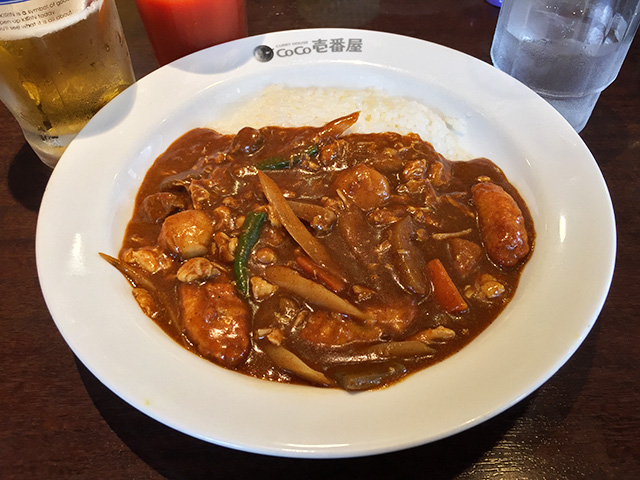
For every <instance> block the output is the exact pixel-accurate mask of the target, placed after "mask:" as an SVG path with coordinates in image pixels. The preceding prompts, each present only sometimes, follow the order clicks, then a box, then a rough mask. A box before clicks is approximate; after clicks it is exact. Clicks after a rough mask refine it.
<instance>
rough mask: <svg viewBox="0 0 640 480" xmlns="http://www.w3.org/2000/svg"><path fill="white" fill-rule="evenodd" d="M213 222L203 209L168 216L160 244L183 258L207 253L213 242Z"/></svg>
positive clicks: (163, 226) (159, 238) (159, 240)
mask: <svg viewBox="0 0 640 480" xmlns="http://www.w3.org/2000/svg"><path fill="white" fill-rule="evenodd" d="M212 236H213V223H212V222H211V218H210V217H209V215H208V214H206V213H205V212H203V211H202V210H184V211H182V212H179V213H175V214H173V215H171V216H169V217H167V218H166V219H165V221H164V223H163V224H162V228H161V229H160V235H159V236H158V244H159V245H160V246H161V247H162V248H163V249H164V250H165V251H167V252H169V253H173V254H175V255H177V256H178V257H179V258H180V259H181V260H186V259H189V258H193V257H200V256H202V255H205V254H206V253H207V251H208V250H209V245H210V244H211V237H212Z"/></svg>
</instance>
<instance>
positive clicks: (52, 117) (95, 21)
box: [0, 0, 134, 167]
mask: <svg viewBox="0 0 640 480" xmlns="http://www.w3.org/2000/svg"><path fill="white" fill-rule="evenodd" d="M133 82H134V75H133V69H132V66H131V59H130V57H129V50H128V48H127V44H126V41H125V38H124V34H123V31H122V25H121V24H120V18H119V16H118V12H117V10H116V5H115V3H114V0H0V100H2V103H4V104H5V105H6V107H7V108H8V109H9V111H10V112H11V113H12V114H13V116H14V117H15V119H16V120H17V121H18V123H19V124H20V127H21V128H22V131H23V133H24V136H25V139H26V140H27V142H29V144H30V145H31V147H32V148H33V150H34V151H35V152H36V154H37V155H38V156H39V157H40V159H41V160H42V161H43V162H44V163H45V164H47V165H49V166H50V167H54V166H55V164H56V163H57V162H58V159H59V158H60V156H61V155H62V153H63V152H64V150H65V148H66V147H67V146H68V145H69V143H70V142H71V140H72V139H73V138H74V137H75V136H76V135H77V133H78V132H79V131H80V130H81V129H82V127H83V126H84V125H85V124H86V123H87V122H88V121H89V119H91V117H92V116H93V115H94V114H95V113H96V112H97V111H98V110H100V108H102V107H103V106H104V105H105V104H106V103H107V102H109V101H110V100H111V99H113V98H114V97H115V96H116V95H118V93H120V92H121V91H123V90H124V89H125V88H127V87H128V86H129V85H131V84H132V83H133Z"/></svg>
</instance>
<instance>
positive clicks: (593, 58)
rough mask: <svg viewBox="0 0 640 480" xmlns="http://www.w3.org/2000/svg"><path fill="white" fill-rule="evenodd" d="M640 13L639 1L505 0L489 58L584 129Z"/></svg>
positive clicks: (615, 70) (624, 51) (612, 77)
mask: <svg viewBox="0 0 640 480" xmlns="http://www.w3.org/2000/svg"><path fill="white" fill-rule="evenodd" d="M639 11H640V0H504V1H503V3H502V8H501V10H500V16H499V17H498V24H497V27H496V31H495V36H494V39H493V44H492V46H491V59H492V61H493V64H494V65H495V66H496V67H498V68H499V69H500V70H502V71H504V72H506V73H508V74H509V75H511V76H512V77H515V78H516V79H518V80H520V81H521V82H522V83H524V84H525V85H527V86H529V87H530V88H531V89H532V90H534V91H535V92H537V93H538V94H539V95H540V96H542V97H543V98H544V99H545V100H547V101H548V102H549V103H550V104H551V105H553V106H554V107H555V108H556V110H558V111H559V112H560V113H561V114H562V115H563V116H564V117H565V119H566V120H567V121H568V122H569V123H570V124H571V126H572V127H573V128H574V129H575V130H576V131H577V132H580V131H581V130H582V129H583V128H584V126H585V125H586V123H587V121H588V120H589V117H590V116H591V112H592V111H593V108H594V107H595V104H596V102H597V101H598V98H599V96H600V93H601V92H602V91H603V90H604V89H605V88H606V87H607V86H609V85H610V84H611V83H612V82H613V81H614V80H615V78H616V76H617V75H618V72H619V71H620V67H621V66H622V63H623V61H624V58H625V56H626V55H627V51H628V50H629V46H630V45H631V41H632V40H633V37H634V35H635V33H636V30H637V28H638V22H639V20H640V15H639V14H638V13H639Z"/></svg>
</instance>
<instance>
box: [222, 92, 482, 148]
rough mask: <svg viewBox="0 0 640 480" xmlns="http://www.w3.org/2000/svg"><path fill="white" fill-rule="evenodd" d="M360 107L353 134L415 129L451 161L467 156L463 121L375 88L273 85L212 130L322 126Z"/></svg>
mask: <svg viewBox="0 0 640 480" xmlns="http://www.w3.org/2000/svg"><path fill="white" fill-rule="evenodd" d="M355 111H360V118H359V119H358V122H357V123H356V124H355V125H354V126H353V127H352V128H351V130H350V131H351V132H354V133H378V132H398V133H400V134H403V135H406V134H408V133H416V134H418V135H420V138H422V139H423V140H426V141H427V142H429V143H431V144H432V145H433V147H434V148H435V149H436V151H438V152H439V153H441V154H442V155H444V156H445V157H446V158H449V159H466V158H469V155H468V154H467V153H466V152H465V151H464V150H463V149H462V148H461V147H460V146H459V137H460V136H461V135H462V133H463V131H464V122H463V121H462V120H459V119H454V118H449V117H445V116H444V115H442V114H440V113H439V112H437V111H435V110H433V109H430V108H429V107H427V106H426V105H423V104H421V103H419V102H417V101H415V100H409V99H406V98H402V97H394V96H390V95H387V94H385V93H384V92H382V91H381V90H379V89H374V88H368V89H343V88H320V87H310V88H306V87H287V86H284V85H271V86H269V87H267V88H265V89H264V90H263V91H262V92H261V94H260V95H258V96H257V97H254V98H252V99H250V100H248V101H246V102H243V103H242V104H240V105H234V107H233V108H232V109H230V110H229V111H228V112H226V113H225V114H224V115H223V116H222V118H218V119H217V121H216V124H215V125H212V128H215V129H216V130H218V131H220V132H221V133H228V134H233V133H236V132H237V131H238V130H240V129H241V128H243V127H246V126H252V127H254V128H259V127H264V126H274V125H277V126H282V127H300V126H320V125H322V124H324V123H326V122H328V121H330V120H333V119H335V118H338V117H341V116H343V115H348V114H350V113H352V112H355Z"/></svg>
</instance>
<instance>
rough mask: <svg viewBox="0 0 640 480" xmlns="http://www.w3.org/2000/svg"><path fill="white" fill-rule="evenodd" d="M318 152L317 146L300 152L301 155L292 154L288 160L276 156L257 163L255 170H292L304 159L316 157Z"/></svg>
mask: <svg viewBox="0 0 640 480" xmlns="http://www.w3.org/2000/svg"><path fill="white" fill-rule="evenodd" d="M318 152H319V148H318V145H311V146H310V147H308V148H306V149H305V150H304V151H302V153H294V154H292V155H290V156H289V158H285V157H281V156H277V157H271V158H268V159H266V160H264V161H262V162H258V163H257V164H256V168H257V169H258V170H284V169H285V168H292V167H295V166H296V165H298V164H299V163H300V162H301V161H302V160H304V159H307V158H313V157H315V156H316V155H318Z"/></svg>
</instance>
